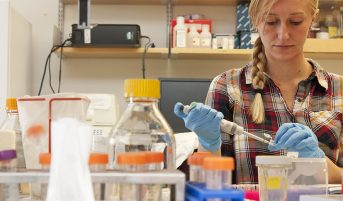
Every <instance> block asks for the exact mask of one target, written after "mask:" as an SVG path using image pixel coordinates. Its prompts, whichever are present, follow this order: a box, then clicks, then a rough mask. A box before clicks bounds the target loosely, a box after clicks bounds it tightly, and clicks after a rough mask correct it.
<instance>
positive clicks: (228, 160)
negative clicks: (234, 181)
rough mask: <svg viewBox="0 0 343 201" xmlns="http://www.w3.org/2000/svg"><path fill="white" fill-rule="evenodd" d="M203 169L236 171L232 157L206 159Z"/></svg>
mask: <svg viewBox="0 0 343 201" xmlns="http://www.w3.org/2000/svg"><path fill="white" fill-rule="evenodd" d="M203 168H204V169H206V170H234V169H235V163H234V160H233V158H232V157H219V156H211V157H206V158H205V159H204V163H203Z"/></svg>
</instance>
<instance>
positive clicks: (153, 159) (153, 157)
mask: <svg viewBox="0 0 343 201" xmlns="http://www.w3.org/2000/svg"><path fill="white" fill-rule="evenodd" d="M145 154H146V155H147V159H148V162H149V163H161V162H163V161H164V155H163V153H162V152H154V151H152V152H150V151H147V152H145Z"/></svg>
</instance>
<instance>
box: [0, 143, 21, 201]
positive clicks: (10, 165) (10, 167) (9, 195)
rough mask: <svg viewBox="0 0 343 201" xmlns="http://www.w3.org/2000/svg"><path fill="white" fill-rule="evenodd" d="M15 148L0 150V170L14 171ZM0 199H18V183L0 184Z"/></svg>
mask: <svg viewBox="0 0 343 201" xmlns="http://www.w3.org/2000/svg"><path fill="white" fill-rule="evenodd" d="M16 158H17V152H16V150H3V151H0V171H1V172H11V171H15V167H16ZM0 200H1V201H12V200H19V190H18V185H17V184H15V183H6V184H0Z"/></svg>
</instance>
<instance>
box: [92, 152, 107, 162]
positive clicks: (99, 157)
mask: <svg viewBox="0 0 343 201" xmlns="http://www.w3.org/2000/svg"><path fill="white" fill-rule="evenodd" d="M88 163H89V164H91V165H94V164H107V163H108V154H104V153H91V154H90V155H89V160H88Z"/></svg>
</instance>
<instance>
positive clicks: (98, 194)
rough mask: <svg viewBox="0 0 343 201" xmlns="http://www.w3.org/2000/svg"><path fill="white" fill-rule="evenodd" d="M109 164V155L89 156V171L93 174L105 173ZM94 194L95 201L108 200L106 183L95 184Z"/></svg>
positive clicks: (94, 154) (96, 154)
mask: <svg viewBox="0 0 343 201" xmlns="http://www.w3.org/2000/svg"><path fill="white" fill-rule="evenodd" d="M107 164H108V155H107V154H104V153H91V154H90V155H89V169H90V171H91V172H105V170H106V167H107ZM93 192H94V199H95V200H107V195H106V186H105V184H104V183H100V184H99V183H94V184H93Z"/></svg>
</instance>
